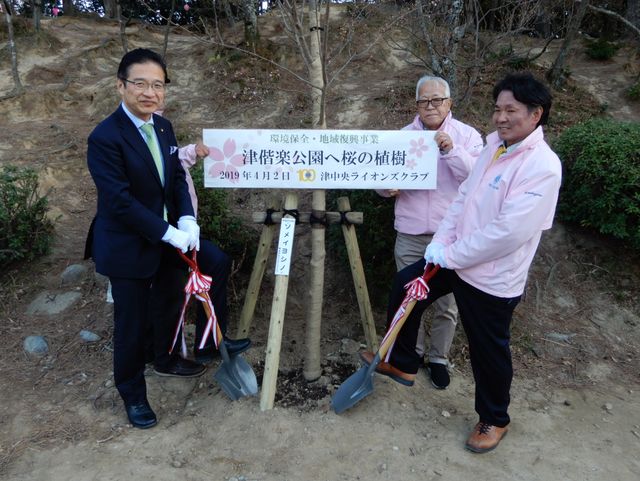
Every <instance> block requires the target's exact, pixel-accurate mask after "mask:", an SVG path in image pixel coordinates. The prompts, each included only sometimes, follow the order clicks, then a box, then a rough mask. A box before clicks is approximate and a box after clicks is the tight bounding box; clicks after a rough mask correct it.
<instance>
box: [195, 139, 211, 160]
mask: <svg viewBox="0 0 640 481" xmlns="http://www.w3.org/2000/svg"><path fill="white" fill-rule="evenodd" d="M207 155H209V147H207V146H206V145H204V144H203V143H202V142H198V143H197V144H196V156H198V157H199V158H201V159H203V158H205V157H206V156H207Z"/></svg>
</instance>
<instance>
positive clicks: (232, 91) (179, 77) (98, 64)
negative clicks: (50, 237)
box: [0, 18, 640, 481]
mask: <svg viewBox="0 0 640 481" xmlns="http://www.w3.org/2000/svg"><path fill="white" fill-rule="evenodd" d="M43 24H44V29H45V32H46V34H47V35H46V36H45V37H44V38H43V39H42V40H41V42H40V43H34V42H25V41H23V42H20V43H19V48H21V51H20V71H21V73H22V78H23V81H24V83H25V84H26V85H27V86H28V91H27V93H26V94H25V95H23V96H21V97H19V98H9V99H5V100H3V101H0V133H1V134H0V162H2V164H5V163H9V162H11V163H16V164H30V165H32V166H33V167H34V168H36V169H37V170H38V172H39V173H40V178H41V182H42V186H43V190H45V191H46V190H49V189H51V190H50V192H51V193H50V198H51V207H52V212H51V215H52V218H53V219H55V224H56V239H55V245H54V248H53V252H52V253H51V254H50V255H49V256H47V257H45V258H43V259H39V260H37V261H36V262H34V263H31V264H28V265H25V266H16V267H15V268H13V269H11V270H10V271H9V272H5V273H2V276H1V277H0V301H1V302H0V333H1V336H2V337H1V338H2V340H3V344H4V349H2V351H0V479H7V480H15V481H18V480H29V481H35V480H51V481H58V480H60V481H62V480H64V481H75V480H78V481H80V480H81V481H86V480H100V481H108V480H126V479H131V478H136V479H154V480H158V481H161V480H165V479H166V480H173V479H176V478H181V479H185V480H225V481H232V480H233V481H239V480H245V481H249V480H252V481H253V480H256V481H258V480H260V481H263V480H265V481H271V480H274V481H275V480H278V481H282V480H298V479H302V480H309V481H316V480H328V481H334V480H357V479H362V480H365V479H366V480H387V479H390V480H404V479H414V478H415V479H423V480H451V481H458V480H461V479H471V478H488V477H495V478H499V479H512V480H523V481H534V480H561V479H562V480H576V481H577V480H581V481H583V480H587V481H589V480H594V481H595V480H602V479H610V480H619V481H626V480H629V481H631V480H634V481H635V480H637V479H639V478H640V460H639V458H638V452H640V398H639V395H638V393H639V392H640V376H639V369H638V368H639V355H638V352H640V333H639V326H640V302H639V301H638V285H640V262H639V258H638V256H637V254H633V253H632V252H630V251H629V250H627V249H626V248H625V246H624V245H621V244H620V243H616V242H612V241H610V240H606V239H603V238H600V237H599V236H596V235H593V234H591V233H588V232H585V231H583V230H579V229H577V228H575V227H572V226H566V225H562V224H561V223H556V224H555V226H554V227H553V229H551V230H550V231H549V232H546V233H545V235H544V236H543V240H542V243H541V246H540V249H539V251H538V254H537V256H536V259H535V261H534V264H533V266H532V268H531V271H530V280H529V283H528V287H527V291H526V298H525V300H524V301H523V302H522V303H521V305H520V306H519V307H518V308H517V310H516V312H515V316H514V323H513V328H512V348H513V355H514V367H515V377H514V384H513V389H512V404H511V409H510V414H511V417H512V423H511V425H510V432H509V435H508V436H507V437H506V438H505V440H504V441H503V442H502V443H501V444H500V447H499V448H498V449H497V450H495V451H494V452H492V453H488V454H485V455H481V456H479V455H474V454H471V453H469V452H467V451H465V450H464V449H463V444H464V441H465V439H466V436H467V435H468V432H469V430H470V429H471V428H472V426H473V425H474V424H475V422H476V420H477V419H476V413H475V411H474V407H473V392H474V384H473V379H472V376H471V372H470V369H469V365H468V360H467V352H466V346H465V339H464V333H463V332H462V329H458V332H457V334H456V340H455V342H454V347H453V350H452V357H453V361H454V368H453V373H452V383H451V386H450V387H449V388H448V389H446V390H444V391H438V390H435V389H434V388H432V387H431V384H430V383H429V382H428V380H427V376H426V374H425V373H424V372H421V373H420V374H419V376H418V380H417V382H416V385H415V386H414V387H412V388H406V387H403V386H400V385H399V384H396V383H394V382H393V381H391V380H389V379H387V378H383V377H376V379H375V391H374V393H373V394H372V395H370V396H369V397H367V398H366V399H365V400H363V401H362V402H360V403H359V404H358V405H357V406H355V407H354V408H353V409H351V410H349V411H347V412H345V413H343V414H341V415H336V414H335V413H333V411H332V410H331V409H330V407H329V402H330V398H331V394H332V393H333V392H334V391H335V389H336V388H337V386H339V385H340V383H341V381H342V380H344V378H345V377H346V376H348V375H349V374H351V373H352V372H353V371H354V370H355V369H357V367H358V361H357V351H358V350H359V349H360V348H361V345H362V344H363V342H364V336H363V333H362V328H361V326H360V320H359V313H358V310H357V303H356V299H355V295H354V294H353V292H352V289H351V287H349V286H350V284H349V282H350V281H349V279H344V278H343V277H341V276H339V275H337V274H335V273H333V272H332V270H331V269H332V268H333V266H332V265H331V263H329V265H328V269H329V272H328V274H327V283H326V284H327V285H326V289H325V299H324V310H323V327H322V354H323V376H322V377H321V378H320V380H319V381H316V382H314V383H310V384H307V383H306V382H305V381H304V380H303V378H302V376H301V367H302V359H303V355H304V301H303V299H304V298H305V293H306V275H307V273H308V264H309V259H310V247H309V236H308V232H307V230H306V229H305V228H303V227H298V228H297V229H298V230H297V232H298V233H299V236H298V237H297V242H298V244H297V247H296V249H297V251H296V252H295V254H294V259H295V260H294V266H293V271H292V275H291V281H290V286H289V296H288V304H287V311H286V318H285V326H284V336H283V345H282V355H281V364H280V368H281V373H280V376H279V386H278V395H277V398H276V406H275V408H274V409H273V410H269V411H261V410H260V406H259V399H258V398H245V399H243V400H240V401H237V402H232V401H230V400H229V399H228V398H227V397H226V396H225V395H224V393H223V392H221V390H220V388H219V387H218V386H217V385H216V384H215V383H214V381H213V373H214V372H215V370H216V368H217V363H216V364H214V365H213V366H211V367H210V368H209V370H208V372H207V373H206V374H205V375H204V376H203V377H201V378H199V379H195V380H179V379H167V378H160V377H157V376H155V375H154V374H153V373H148V376H147V382H148V388H149V399H150V402H151V404H152V406H153V408H154V409H155V410H156V412H157V414H158V416H159V424H158V426H157V427H155V428H153V429H151V430H148V431H141V430H137V429H134V428H132V427H131V426H129V425H128V424H127V422H126V415H125V413H124V409H123V406H122V403H121V401H120V398H119V396H118V394H117V392H116V390H115V388H114V386H113V375H112V371H111V369H112V368H111V362H112V352H111V343H110V336H111V322H112V305H111V304H108V303H106V302H105V285H104V281H103V280H101V279H99V278H97V277H96V276H94V274H93V270H92V269H93V266H92V264H91V263H87V262H84V261H82V260H81V257H82V251H83V247H84V238H85V234H86V230H87V227H88V225H89V222H90V220H91V217H92V216H93V214H94V211H95V193H94V189H93V184H92V182H91V179H90V177H89V175H88V172H87V171H86V167H85V155H86V137H87V135H88V133H89V132H90V131H91V129H92V128H93V127H94V126H95V124H96V123H97V122H98V121H99V120H101V119H102V118H103V117H105V116H106V115H108V114H109V113H110V112H111V111H112V110H113V109H114V108H115V106H116V105H117V102H118V97H117V94H116V92H115V89H114V83H115V82H114V72H115V70H116V67H117V62H118V60H119V58H120V55H121V49H120V46H119V43H118V42H119V41H118V37H117V26H116V25H115V24H112V23H108V22H96V21H93V20H88V19H82V20H81V21H78V20H67V19H64V18H59V19H56V20H55V21H51V20H45V21H44V22H43ZM269 31H270V30H269V28H268V26H265V30H264V31H263V35H265V36H268V32H269ZM127 33H128V37H129V42H130V46H132V47H137V46H145V47H152V48H159V47H160V46H161V42H162V32H160V31H153V30H151V29H149V28H142V27H138V26H133V27H130V28H129V30H128V32H127ZM277 33H278V32H277V31H273V32H271V34H273V35H274V36H275V35H276V34H277ZM271 38H272V39H275V37H271ZM207 48H209V47H207V46H203V45H201V44H200V43H198V42H197V41H196V40H194V38H192V37H190V36H188V35H178V34H176V35H173V36H172V39H171V43H170V51H169V57H168V63H169V66H170V74H171V76H172V78H173V82H172V86H171V90H170V91H169V93H168V98H169V101H168V104H169V105H168V113H167V114H168V115H169V116H170V117H171V118H172V119H174V125H175V126H176V130H177V132H178V135H179V137H180V138H179V140H180V141H181V142H183V141H184V142H186V141H192V140H195V138H197V136H198V134H197V132H198V131H199V130H200V129H201V128H202V127H211V128H218V127H228V128H243V127H246V128H256V127H261V126H264V127H273V128H287V127H289V128H291V127H296V128H303V127H304V126H305V125H304V100H301V99H302V94H301V93H300V92H302V87H301V86H299V85H298V86H297V87H291V86H288V85H284V84H283V83H280V84H278V85H279V87H276V88H274V87H271V86H270V85H271V84H270V83H269V82H267V81H266V80H265V79H268V78H271V79H273V78H275V77H276V76H278V75H280V74H278V73H277V72H275V71H273V70H269V69H268V68H267V69H264V68H263V69H262V70H260V71H257V70H252V69H251V65H247V64H238V65H237V66H235V67H234V66H232V65H230V64H221V63H216V61H214V60H211V59H212V54H211V51H208V50H207ZM5 51H6V49H3V52H5ZM385 54H386V56H385ZM385 58H386V60H385ZM629 58H630V54H629V52H628V51H627V52H624V51H620V52H619V53H618V55H617V56H616V57H615V58H614V59H613V60H612V61H610V62H608V63H607V64H606V67H607V68H606V69H605V68H604V67H603V64H595V63H593V62H589V61H588V60H587V59H586V58H585V57H584V55H583V54H581V53H580V52H579V51H577V52H576V53H575V55H574V56H573V57H572V71H573V72H576V78H575V80H576V81H577V84H575V85H576V87H575V88H576V89H577V90H576V92H577V93H576V94H575V95H576V96H577V95H586V94H584V93H583V94H580V93H579V92H580V91H587V92H592V93H597V94H598V97H597V98H596V101H595V102H596V103H598V102H599V103H606V104H607V108H606V109H605V110H606V111H607V113H608V114H611V115H614V116H621V117H623V118H625V119H635V120H638V119H640V112H639V109H638V106H637V105H631V106H626V105H625V104H626V102H622V101H621V100H620V98H619V97H617V96H618V94H619V91H618V90H616V89H615V88H613V87H612V86H613V85H614V84H615V85H624V84H625V82H628V81H629V79H630V78H632V75H631V74H630V73H629V68H628V65H629ZM0 59H1V60H2V64H0V72H1V75H0V95H2V94H4V93H7V92H8V91H9V90H10V89H11V87H12V84H11V76H10V71H9V64H8V56H7V55H6V53H3V54H2V56H1V57H0ZM542 61H545V59H544V57H543V58H542ZM399 65H402V64H401V63H400V62H399V61H398V59H397V58H395V57H394V58H391V53H390V52H389V51H387V50H384V49H382V51H377V52H376V55H372V56H370V57H367V58H365V59H361V60H358V61H357V62H355V64H354V65H353V68H350V69H347V70H345V73H344V78H343V80H342V81H341V82H340V83H339V84H338V85H337V87H336V90H335V94H334V96H333V98H332V100H331V104H330V107H331V112H332V115H331V118H330V126H331V127H334V128H365V129H366V128H389V129H392V128H398V127H400V126H402V125H404V124H406V123H408V122H409V121H410V119H411V116H412V112H411V107H410V106H411V98H410V97H411V85H412V84H413V80H411V81H410V82H408V83H407V81H406V79H407V78H409V79H415V78H417V77H418V75H419V71H418V70H416V69H415V68H412V67H404V69H403V68H401V67H399ZM599 72H602V73H599ZM630 75H631V77H630ZM222 79H225V80H224V81H223V80H222ZM282 82H284V81H282ZM198 85H200V86H201V87H202V88H195V87H194V86H198ZM398 85H403V86H404V87H402V88H400V89H398ZM296 88H297V89H298V92H296ZM394 89H395V90H394ZM401 94H402V95H404V94H406V95H407V96H408V97H409V98H408V99H406V102H404V100H402V99H401V100H398V99H400V98H401V96H402V95H401ZM567 95H569V94H567ZM614 96H615V98H614ZM371 99H376V100H375V101H371ZM570 99H571V98H570V97H563V95H562V94H559V95H558V98H557V104H556V105H559V106H560V108H559V109H558V110H557V111H554V112H552V115H553V114H554V113H555V114H557V115H558V116H559V117H561V118H563V119H565V121H566V122H569V120H566V119H570V118H575V115H574V116H570V115H569V112H570V111H571V107H572V106H571V104H572V102H571V100H570ZM580 102H582V100H581V101H580ZM591 102H592V103H593V99H591ZM573 103H574V104H576V103H577V104H578V105H573V109H574V110H573V111H575V110H579V109H580V108H581V105H583V104H580V103H579V102H577V101H576V102H573ZM563 109H564V110H563ZM470 115H471V114H470ZM487 125H488V124H486V123H485V124H484V125H483V126H482V127H483V128H482V130H483V132H486V131H487V128H488V127H487ZM381 126H382V127H381ZM262 194H263V193H260V192H252V193H246V192H235V193H234V195H235V196H237V197H238V198H243V199H244V201H243V203H242V206H243V207H242V209H239V208H237V209H236V210H238V212H237V213H238V214H239V215H241V216H244V218H245V219H247V218H249V217H250V214H251V211H253V210H261V209H264V205H263V204H262V201H263V200H262V198H263V195H262ZM365 221H366V220H365ZM362 241H363V240H361V242H362ZM72 264H81V265H83V266H86V267H87V268H88V271H87V273H86V274H85V275H84V276H82V277H81V278H79V279H78V280H77V281H74V282H72V283H67V284H63V283H62V282H61V278H60V275H61V273H62V272H63V271H64V270H65V268H66V267H68V266H69V265H72ZM272 270H273V268H272V267H271V266H270V267H269V268H268V270H267V271H268V272H267V277H266V279H265V281H264V283H263V286H262V291H261V295H260V298H259V302H258V306H257V310H256V315H255V319H254V321H253V325H252V330H251V337H252V339H253V341H254V346H253V347H252V349H250V350H249V351H248V352H247V354H246V356H245V357H246V359H247V360H248V361H249V362H250V363H251V364H252V365H253V366H254V368H255V370H256V372H258V374H259V375H260V374H261V372H262V369H263V365H264V355H265V345H266V338H267V333H268V324H269V316H270V303H271V295H272V292H273V275H272V274H273V272H272ZM246 282H247V281H246V279H244V278H238V279H236V280H234V289H233V292H232V301H233V303H234V309H235V310H234V315H236V316H237V313H238V312H239V309H240V307H241V304H242V300H243V296H244V291H243V289H244V288H245V286H246ZM43 292H46V293H47V296H48V297H47V299H50V300H52V301H53V300H55V298H56V297H57V296H61V295H63V294H65V293H69V292H74V293H80V296H79V300H78V301H77V302H76V303H75V304H74V305H73V306H72V307H70V308H68V309H67V310H65V311H63V312H61V313H59V314H57V315H51V316H49V315H45V314H39V313H35V314H33V313H29V312H28V306H29V305H30V304H31V303H32V302H33V300H34V299H35V298H36V297H37V296H38V295H41V294H42V293H43ZM375 317H376V322H377V324H378V332H379V333H381V332H382V325H383V318H384V315H383V312H381V311H379V310H376V311H375ZM83 329H89V330H91V331H92V332H94V333H96V334H98V335H99V336H101V340H99V341H98V342H94V343H85V342H82V341H81V340H80V338H79V336H78V333H79V332H80V331H81V330H83ZM32 334H39V335H43V336H45V338H46V339H47V341H48V342H49V346H50V352H49V354H48V355H46V356H44V357H40V358H38V357H30V356H28V355H27V354H26V353H25V352H24V350H23V341H24V338H25V337H26V336H28V335H32Z"/></svg>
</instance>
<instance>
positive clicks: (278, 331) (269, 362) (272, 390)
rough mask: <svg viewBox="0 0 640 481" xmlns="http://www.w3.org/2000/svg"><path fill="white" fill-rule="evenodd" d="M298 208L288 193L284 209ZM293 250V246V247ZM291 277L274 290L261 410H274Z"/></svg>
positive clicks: (295, 198)
mask: <svg viewBox="0 0 640 481" xmlns="http://www.w3.org/2000/svg"><path fill="white" fill-rule="evenodd" d="M297 207H298V196H297V194H295V193H288V194H286V196H285V200H284V208H285V209H287V210H294V209H296V208H297ZM291 248H293V244H292V245H291ZM288 287H289V276H276V283H275V287H274V289H273V303H272V304H271V320H270V322H269V338H268V339H267V355H266V356H265V360H264V374H263V376H262V392H261V393H260V409H261V410H262V411H265V410H267V409H273V402H274V400H275V397H276V384H277V381H278V367H279V365H280V346H281V344H282V328H283V323H284V312H285V308H286V305H287V290H288Z"/></svg>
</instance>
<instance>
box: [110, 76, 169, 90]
mask: <svg viewBox="0 0 640 481" xmlns="http://www.w3.org/2000/svg"><path fill="white" fill-rule="evenodd" d="M120 80H122V81H123V82H127V83H130V84H133V88H134V89H135V90H137V91H138V92H146V91H147V89H148V88H149V87H151V90H153V91H154V92H164V89H165V83H164V82H160V81H156V82H151V83H149V82H145V81H144V80H128V79H126V78H123V79H120Z"/></svg>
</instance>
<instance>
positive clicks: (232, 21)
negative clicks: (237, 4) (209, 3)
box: [214, 0, 236, 27]
mask: <svg viewBox="0 0 640 481" xmlns="http://www.w3.org/2000/svg"><path fill="white" fill-rule="evenodd" d="M214 2H215V0H214ZM214 8H215V6H214ZM222 8H223V10H224V15H225V17H227V21H228V22H229V26H230V27H233V25H234V24H235V23H236V19H235V18H234V16H233V11H232V10H231V4H230V3H229V0H222Z"/></svg>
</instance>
